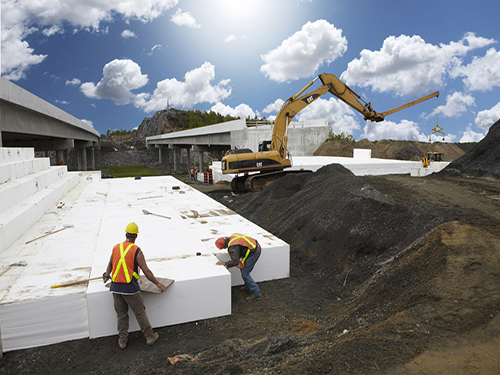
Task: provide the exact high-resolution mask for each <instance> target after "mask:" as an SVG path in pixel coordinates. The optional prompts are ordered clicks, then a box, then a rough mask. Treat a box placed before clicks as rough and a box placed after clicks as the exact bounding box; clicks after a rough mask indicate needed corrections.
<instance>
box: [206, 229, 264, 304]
mask: <svg viewBox="0 0 500 375" xmlns="http://www.w3.org/2000/svg"><path fill="white" fill-rule="evenodd" d="M215 246H217V248H218V249H220V250H222V249H226V248H227V252H228V253H229V257H230V258H231V259H230V260H229V261H227V262H223V261H221V260H219V261H218V262H217V263H216V264H218V265H224V266H226V268H229V267H234V266H236V267H238V268H239V269H240V271H241V278H242V279H243V281H244V282H245V287H246V289H247V290H248V291H249V292H250V294H252V295H251V296H250V297H248V298H247V301H260V299H261V296H260V289H259V286H258V285H257V284H256V283H255V281H253V279H252V276H250V272H252V270H253V268H254V266H255V263H257V260H259V257H260V254H261V252H262V248H261V247H260V245H259V243H258V242H257V240H254V239H253V238H252V237H249V236H244V235H243V234H239V233H234V234H232V235H231V236H230V237H221V238H219V239H217V240H216V241H215Z"/></svg>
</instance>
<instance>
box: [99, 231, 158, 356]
mask: <svg viewBox="0 0 500 375" xmlns="http://www.w3.org/2000/svg"><path fill="white" fill-rule="evenodd" d="M125 232H126V240H125V242H122V243H119V244H117V245H115V246H114V247H113V253H112V254H111V258H110V259H109V263H108V268H107V269H106V272H105V273H104V274H103V275H102V276H103V279H104V282H106V281H108V280H109V279H111V287H110V288H109V291H110V292H113V300H114V304H115V311H116V317H117V320H118V346H119V347H120V349H125V348H126V347H127V342H128V326H129V320H128V308H129V307H130V309H131V310H132V311H133V312H134V315H135V318H136V319H137V323H139V326H140V327H141V331H142V333H143V334H144V337H145V338H146V344H147V345H149V346H151V345H153V344H154V343H155V342H156V341H158V338H159V337H160V335H159V334H158V333H157V332H153V328H151V324H150V323H149V319H148V316H147V315H146V308H145V307H144V302H143V300H142V294H141V288H140V286H139V283H138V282H137V280H138V279H139V267H140V268H141V270H142V272H144V275H145V276H146V277H147V279H148V280H149V281H151V282H152V283H153V284H155V285H156V286H157V287H158V288H160V289H161V290H162V291H165V290H167V288H166V287H165V285H163V284H162V283H160V282H159V281H158V280H157V279H156V277H155V276H154V275H153V272H151V270H150V269H149V268H148V265H147V264H146V259H145V258H144V254H143V253H142V251H141V249H140V248H139V246H137V245H136V244H135V240H136V239H137V234H138V233H139V228H138V227H137V224H136V223H130V224H129V225H127V228H126V229H125Z"/></svg>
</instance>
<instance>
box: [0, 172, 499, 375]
mask: <svg viewBox="0 0 500 375" xmlns="http://www.w3.org/2000/svg"><path fill="white" fill-rule="evenodd" d="M315 178H319V180H315ZM317 181H322V182H323V183H325V185H324V186H323V187H322V188H321V189H319V188H318V186H317V183H318V182H317ZM273 185H274V186H273ZM310 185H316V188H317V190H316V193H315V194H316V195H315V196H313V197H310V194H309V193H308V191H309V190H308V189H309V186H310ZM197 186H198V187H201V188H202V189H203V190H205V192H206V193H207V194H209V195H210V196H212V197H213V198H214V199H216V200H218V201H220V202H222V203H224V204H226V205H227V206H228V207H230V208H232V209H234V210H235V211H237V212H239V213H241V214H242V215H244V216H246V217H248V218H250V219H251V220H253V221H255V222H256V223H258V224H259V225H261V226H262V227H264V228H266V229H267V230H269V231H271V232H272V233H274V234H276V235H279V236H280V237H281V238H283V239H284V240H285V241H287V242H289V243H290V244H291V276H290V278H288V279H283V280H276V281H269V282H265V283H261V290H262V292H263V299H262V301H259V302H256V303H247V302H246V301H245V297H246V295H245V294H244V292H242V291H241V290H240V289H239V288H233V290H232V315H231V316H227V317H221V318H216V319H210V320H206V321H200V322H193V323H188V324H182V325H178V326H173V327H164V328H160V329H159V330H158V331H159V332H160V335H161V337H160V340H159V341H158V342H157V343H156V344H155V345H154V346H152V347H147V346H146V345H145V343H144V340H143V338H142V337H141V335H140V334H139V333H133V334H131V337H130V340H129V346H128V347H127V349H126V350H125V351H120V350H119V349H118V346H117V343H116V337H107V338H101V339H95V340H88V339H85V340H75V341H71V342H66V343H61V344H57V345H51V346H46V347H40V348H34V349H28V350H22V351H14V352H9V353H6V354H5V355H4V358H3V362H2V364H1V366H0V373H1V374H49V373H50V374H68V373H72V374H105V373H107V374H110V373H112V374H339V373H353V374H436V373H440V374H497V373H499V372H500V362H499V357H500V356H499V355H498V354H499V348H500V314H499V312H500V184H499V181H498V180H495V179H485V178H474V179H472V178H461V177H456V178H450V177H446V178H444V177H428V178H411V177H409V176H384V177H354V176H350V175H349V174H345V173H344V171H342V170H340V169H339V168H334V167H332V168H329V169H325V170H324V171H323V172H321V173H320V174H318V175H317V176H310V177H308V178H305V177H296V178H295V179H294V180H289V181H283V184H281V185H280V183H278V182H276V183H273V184H272V185H271V186H270V187H269V188H266V189H265V190H264V191H263V192H261V193H258V194H253V195H240V196H236V197H234V196H232V195H231V194H230V192H229V190H228V189H227V188H224V189H220V187H219V186H214V187H209V186H207V185H201V184H198V185H197ZM271 188H272V189H271ZM206 190H212V191H206ZM337 197H342V199H339V198H337ZM327 198H328V199H327ZM339 200H340V201H341V202H340V203H339V202H338V201H339ZM317 201H319V203H320V205H319V206H315V202H317ZM291 202H296V205H298V204H299V203H300V204H301V206H300V207H299V208H298V209H296V208H297V207H294V206H293V205H292V203H291ZM297 202H299V203H297ZM304 202H307V204H306V203H304ZM323 207H325V208H324V209H323ZM334 208H335V209H336V211H335V212H337V213H336V214H333V213H332V211H333V209H334ZM309 212H314V215H310V216H307V215H306V214H308V213H309ZM355 213H356V215H355ZM309 222H314V223H313V224H314V225H309ZM323 224H324V227H325V230H322V225H323ZM331 235H332V236H333V235H335V237H334V238H335V239H334V240H332V237H329V236H331ZM185 354H188V355H191V356H193V357H194V358H195V360H193V361H181V362H180V363H178V364H177V365H175V366H172V365H170V364H169V363H168V361H167V358H168V357H173V356H175V355H185Z"/></svg>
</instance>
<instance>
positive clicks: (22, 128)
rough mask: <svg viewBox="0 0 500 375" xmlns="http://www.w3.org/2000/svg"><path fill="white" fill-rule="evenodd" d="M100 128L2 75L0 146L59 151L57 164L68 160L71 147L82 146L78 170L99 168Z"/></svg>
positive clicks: (79, 153)
mask: <svg viewBox="0 0 500 375" xmlns="http://www.w3.org/2000/svg"><path fill="white" fill-rule="evenodd" d="M99 141H100V135H99V132H98V131H97V130H95V129H94V128H93V127H92V126H90V125H88V124H86V123H85V122H83V121H81V120H79V119H77V118H76V117H73V116H72V115H70V114H68V113H66V112H64V111H63V110H61V109H59V108H57V107H56V106H54V105H52V104H50V103H48V102H46V101H44V100H42V99H40V98H39V97H37V96H36V95H33V94H31V93H30V92H28V91H26V90H24V89H22V88H21V87H19V86H17V85H15V84H13V83H12V82H10V81H8V80H6V79H5V78H2V77H0V147H16V148H19V147H31V148H34V149H35V151H55V152H56V161H57V164H63V163H64V164H67V157H68V155H67V152H68V149H70V148H75V149H77V150H78V170H83V171H85V170H87V156H89V158H90V160H89V162H90V163H89V164H90V168H91V169H95V157H94V148H95V147H96V146H98V145H99Z"/></svg>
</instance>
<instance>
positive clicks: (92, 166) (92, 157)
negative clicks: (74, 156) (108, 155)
mask: <svg viewBox="0 0 500 375" xmlns="http://www.w3.org/2000/svg"><path fill="white" fill-rule="evenodd" d="M90 169H91V170H93V171H95V147H91V148H90Z"/></svg>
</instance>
